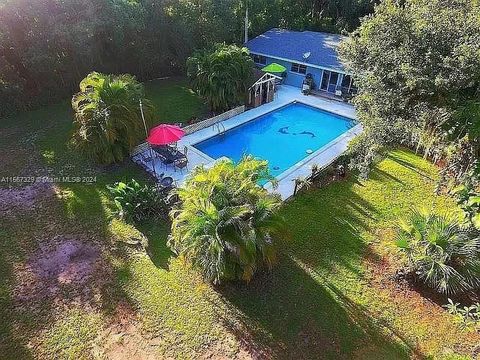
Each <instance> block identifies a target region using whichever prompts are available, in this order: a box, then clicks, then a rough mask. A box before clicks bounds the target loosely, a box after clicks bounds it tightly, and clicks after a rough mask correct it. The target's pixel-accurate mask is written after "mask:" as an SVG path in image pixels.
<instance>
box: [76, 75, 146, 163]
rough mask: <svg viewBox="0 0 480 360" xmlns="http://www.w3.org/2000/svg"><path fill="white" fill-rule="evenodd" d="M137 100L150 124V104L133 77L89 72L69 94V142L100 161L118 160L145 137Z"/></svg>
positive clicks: (140, 85)
mask: <svg viewBox="0 0 480 360" xmlns="http://www.w3.org/2000/svg"><path fill="white" fill-rule="evenodd" d="M139 100H142V101H143V103H144V110H145V115H146V116H145V118H146V120H147V122H148V125H150V123H151V121H152V119H153V116H152V115H153V107H152V105H151V104H150V102H149V101H148V100H145V99H144V89H143V85H142V84H140V83H139V82H138V81H137V80H136V79H135V77H133V76H131V75H119V76H114V75H104V74H100V73H97V72H92V73H90V74H89V75H88V76H87V77H86V78H85V79H83V80H82V81H81V82H80V92H78V93H77V94H75V95H74V96H73V98H72V108H73V110H74V112H75V121H74V133H73V136H72V144H73V146H74V147H75V148H76V149H77V150H78V151H80V152H81V153H83V154H84V155H85V156H87V157H89V158H92V159H94V160H95V161H97V162H100V163H104V164H110V163H113V162H118V161H122V160H123V159H124V157H125V156H126V155H128V153H129V151H130V150H131V149H132V148H133V147H134V146H135V145H137V144H138V143H139V141H140V140H141V139H142V138H144V137H145V130H144V125H143V122H142V118H141V113H140V109H139Z"/></svg>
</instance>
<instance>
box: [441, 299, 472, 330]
mask: <svg viewBox="0 0 480 360" xmlns="http://www.w3.org/2000/svg"><path fill="white" fill-rule="evenodd" d="M443 307H444V308H445V309H447V311H448V313H449V314H452V315H453V316H455V318H456V320H457V322H458V323H459V324H460V325H461V327H462V328H464V329H468V330H475V329H480V303H478V302H477V303H475V304H473V305H470V306H463V307H462V306H460V304H459V303H454V302H453V301H452V299H450V298H449V299H448V304H446V305H443Z"/></svg>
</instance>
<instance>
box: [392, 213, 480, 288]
mask: <svg viewBox="0 0 480 360" xmlns="http://www.w3.org/2000/svg"><path fill="white" fill-rule="evenodd" d="M395 242H396V245H397V246H398V248H399V249H400V250H401V251H402V252H403V253H405V254H406V256H407V259H408V267H409V269H410V272H411V274H413V275H414V276H415V277H417V278H418V279H420V280H421V281H423V282H424V283H425V284H426V285H427V286H429V287H431V288H433V289H434V290H436V291H438V292H439V293H444V294H449V293H461V292H466V291H470V290H473V289H476V288H478V286H479V285H480V237H479V234H478V232H476V231H472V230H471V229H468V228H465V227H464V226H462V225H461V224H460V223H459V221H458V220H456V219H454V217H453V215H436V214H432V213H429V212H427V211H419V210H413V211H412V212H411V214H410V216H409V217H408V219H407V220H406V221H401V222H399V226H398V232H397V238H396V241H395Z"/></svg>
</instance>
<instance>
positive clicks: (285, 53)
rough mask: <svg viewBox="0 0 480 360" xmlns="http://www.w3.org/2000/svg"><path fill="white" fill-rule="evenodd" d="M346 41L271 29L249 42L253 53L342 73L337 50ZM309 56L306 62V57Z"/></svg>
mask: <svg viewBox="0 0 480 360" xmlns="http://www.w3.org/2000/svg"><path fill="white" fill-rule="evenodd" d="M344 38H345V37H344V36H342V35H337V34H328V33H321V32H314V31H291V30H284V29H277V28H274V29H271V30H268V31H267V32H265V33H263V34H262V35H259V36H257V37H256V38H254V39H252V40H250V41H248V42H247V44H246V46H247V48H248V49H249V50H250V51H251V52H253V53H259V54H263V55H267V56H272V57H278V58H283V59H287V60H292V61H296V62H302V63H308V64H312V65H317V66H321V67H326V68H329V69H333V70H340V71H343V66H342V64H341V62H340V60H339V59H338V55H337V50H336V49H337V47H338V45H339V44H340V42H341V41H342V40H343V39H344ZM308 52H309V53H310V56H309V57H308V58H306V59H305V58H304V54H305V53H308Z"/></svg>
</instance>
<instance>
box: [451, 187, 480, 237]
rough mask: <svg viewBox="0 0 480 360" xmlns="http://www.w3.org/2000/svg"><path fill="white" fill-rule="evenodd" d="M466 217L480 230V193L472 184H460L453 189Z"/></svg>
mask: <svg viewBox="0 0 480 360" xmlns="http://www.w3.org/2000/svg"><path fill="white" fill-rule="evenodd" d="M452 193H453V194H454V195H455V197H456V198H457V204H458V206H460V208H461V209H462V210H463V212H464V214H465V218H466V219H467V220H468V221H470V222H471V223H472V225H473V226H475V227H476V228H477V229H479V230H480V193H479V192H478V191H477V190H476V189H474V188H473V186H470V185H460V186H457V187H455V188H454V189H453V190H452Z"/></svg>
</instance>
